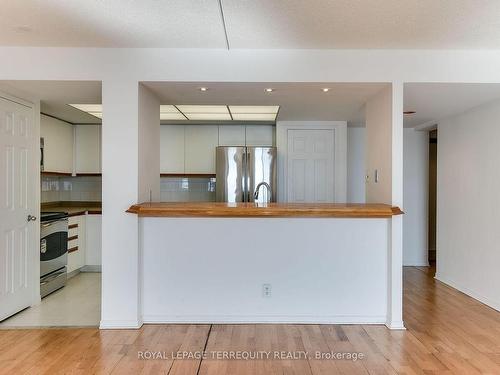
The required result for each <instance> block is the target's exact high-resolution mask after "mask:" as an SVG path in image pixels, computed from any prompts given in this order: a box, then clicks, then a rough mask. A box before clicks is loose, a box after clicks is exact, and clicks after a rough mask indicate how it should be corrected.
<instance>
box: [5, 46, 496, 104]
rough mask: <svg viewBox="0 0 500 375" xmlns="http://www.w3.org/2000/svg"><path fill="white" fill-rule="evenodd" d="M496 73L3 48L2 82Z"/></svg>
mask: <svg viewBox="0 0 500 375" xmlns="http://www.w3.org/2000/svg"><path fill="white" fill-rule="evenodd" d="M33 61H36V62H37V63H36V64H33ZM200 61H203V63H202V64H200ZM498 66H500V51H498V50H492V51H484V50H476V51H470V50H468V51H464V50H462V51H460V50H312V49H308V50H296V49H294V50H272V49H265V50H251V49H249V50H231V51H227V50H223V49H218V50H215V49H212V50H210V49H168V48H165V49H158V48H136V49H131V48H115V49H112V48H39V47H32V48H30V47H0V79H1V80H10V79H34V80H37V79H38V80H40V79H43V80H47V79H48V80H50V79H55V80H57V79H63V80H64V79H66V80H98V81H100V80H104V81H106V80H113V79H132V80H135V81H153V80H158V81H169V80H173V81H206V82H209V81H212V82H214V81H233V82H245V81H248V82H395V81H398V82H475V83H479V82H500V70H499V69H498V68H497V67H498ZM104 110H106V109H104Z"/></svg>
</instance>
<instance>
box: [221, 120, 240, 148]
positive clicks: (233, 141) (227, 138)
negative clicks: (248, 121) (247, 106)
mask: <svg viewBox="0 0 500 375" xmlns="http://www.w3.org/2000/svg"><path fill="white" fill-rule="evenodd" d="M219 146H245V125H219Z"/></svg>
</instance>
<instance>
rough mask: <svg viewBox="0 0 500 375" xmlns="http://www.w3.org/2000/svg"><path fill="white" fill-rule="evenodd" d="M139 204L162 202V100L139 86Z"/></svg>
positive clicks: (142, 86)
mask: <svg viewBox="0 0 500 375" xmlns="http://www.w3.org/2000/svg"><path fill="white" fill-rule="evenodd" d="M138 105H139V129H138V131H139V149H138V152H139V181H138V183H139V197H138V200H139V202H149V200H150V199H151V200H152V201H154V202H158V201H159V200H160V126H159V125H158V123H159V121H160V100H159V99H158V98H157V97H156V96H155V94H153V92H151V90H149V89H148V88H147V87H145V86H144V85H142V84H140V85H139V104H138Z"/></svg>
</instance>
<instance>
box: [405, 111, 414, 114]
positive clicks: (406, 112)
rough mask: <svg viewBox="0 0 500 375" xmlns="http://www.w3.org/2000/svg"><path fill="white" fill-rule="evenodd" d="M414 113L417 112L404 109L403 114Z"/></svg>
mask: <svg viewBox="0 0 500 375" xmlns="http://www.w3.org/2000/svg"><path fill="white" fill-rule="evenodd" d="M414 113H416V112H415V111H404V112H403V115H413V114H414Z"/></svg>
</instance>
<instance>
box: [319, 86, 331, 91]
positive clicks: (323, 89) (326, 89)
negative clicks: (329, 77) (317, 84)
mask: <svg viewBox="0 0 500 375" xmlns="http://www.w3.org/2000/svg"><path fill="white" fill-rule="evenodd" d="M321 91H323V92H328V91H330V89H329V88H328V87H323V88H322V89H321Z"/></svg>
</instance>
